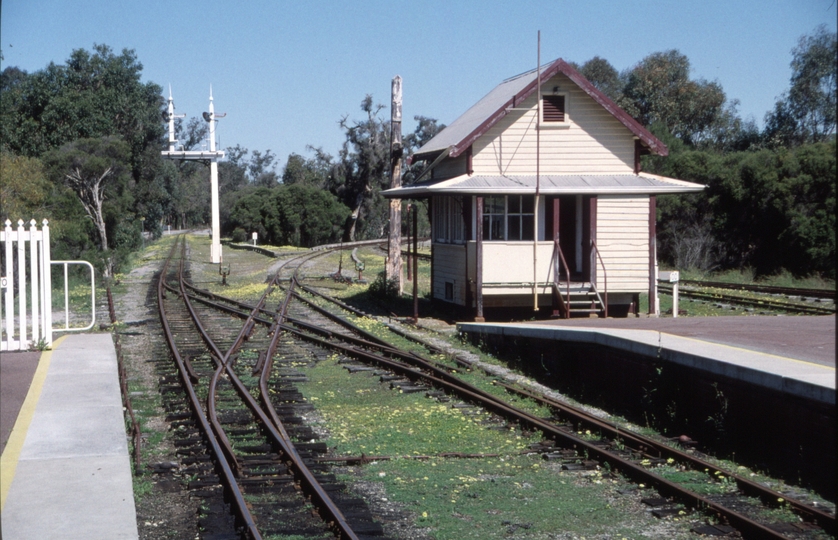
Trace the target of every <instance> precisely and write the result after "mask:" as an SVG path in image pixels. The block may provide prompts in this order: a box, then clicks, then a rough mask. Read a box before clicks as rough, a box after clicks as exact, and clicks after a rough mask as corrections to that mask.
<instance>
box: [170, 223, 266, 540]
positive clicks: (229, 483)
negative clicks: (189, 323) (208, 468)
mask: <svg viewBox="0 0 838 540" xmlns="http://www.w3.org/2000/svg"><path fill="white" fill-rule="evenodd" d="M182 241H183V240H182V237H181V238H179V239H178V240H177V241H175V242H174V243H173V244H172V250H171V251H170V252H169V256H168V257H167V259H166V261H165V263H164V264H163V269H162V270H161V272H160V276H159V278H158V282H157V306H158V312H159V315H160V323H161V325H162V326H163V334H164V336H165V338H166V342H167V343H168V345H169V350H170V351H171V352H172V356H173V357H174V359H175V364H176V365H177V367H178V373H179V374H180V378H181V381H182V383H183V385H184V388H185V389H186V394H187V396H188V398H189V403H190V405H191V406H192V412H193V414H194V415H195V417H196V419H197V420H198V423H199V424H200V426H201V429H202V431H203V432H204V436H205V437H206V439H207V442H208V443H209V445H210V449H211V451H212V454H213V456H214V457H215V462H216V464H217V466H218V467H219V468H220V469H221V471H220V473H221V474H220V475H219V477H220V478H222V479H223V482H224V484H225V485H226V487H227V489H228V493H229V495H230V499H231V501H232V504H233V507H234V508H235V513H236V515H237V516H238V518H239V520H240V522H241V523H242V524H243V525H244V527H245V528H246V529H247V534H248V535H249V537H250V538H251V539H253V540H261V538H262V535H261V534H260V533H259V530H258V528H257V527H256V522H255V521H254V519H253V515H252V514H251V513H250V509H249V507H248V506H247V503H246V502H245V500H244V495H243V494H242V492H241V489H240V488H239V485H238V484H237V483H236V479H235V474H234V473H233V470H232V468H231V467H230V464H229V463H228V462H227V459H226V458H225V454H224V451H223V450H222V449H221V445H220V444H219V443H218V440H217V439H216V438H215V435H214V432H213V429H212V426H211V425H210V424H209V421H208V420H207V418H206V416H205V415H204V411H203V408H202V407H201V401H200V399H199V398H198V394H197V393H196V392H195V387H194V386H193V384H192V379H191V377H190V375H189V372H188V371H187V369H186V366H185V365H184V360H183V358H182V357H181V355H180V352H179V350H178V347H177V344H176V343H175V338H174V333H173V332H172V330H171V328H170V327H169V320H168V317H167V315H166V308H165V306H164V302H163V300H164V294H163V289H164V288H163V282H164V281H165V280H166V273H167V272H168V268H169V263H170V261H171V259H172V257H173V256H174V252H175V249H176V248H177V246H178V243H179V242H182ZM181 264H182V261H181Z"/></svg>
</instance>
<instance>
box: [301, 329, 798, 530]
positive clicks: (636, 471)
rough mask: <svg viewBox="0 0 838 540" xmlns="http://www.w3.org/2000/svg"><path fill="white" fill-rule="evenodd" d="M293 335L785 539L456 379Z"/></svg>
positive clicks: (743, 526) (729, 519) (747, 527)
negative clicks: (508, 421)
mask: <svg viewBox="0 0 838 540" xmlns="http://www.w3.org/2000/svg"><path fill="white" fill-rule="evenodd" d="M294 333H298V335H300V336H301V337H303V339H307V340H309V341H313V342H316V343H318V344H320V345H321V346H323V347H329V348H332V349H335V350H338V351H341V352H343V353H344V354H346V355H348V356H353V357H356V358H359V359H361V360H362V361H367V362H370V363H374V364H377V365H379V366H381V367H384V368H386V369H389V370H391V371H393V372H395V373H398V374H401V375H402V376H405V377H408V378H410V379H419V380H422V381H424V382H426V383H427V384H429V385H431V386H435V387H437V388H443V389H445V390H447V391H449V392H450V393H452V394H454V395H457V396H458V397H459V398H460V399H463V400H465V401H469V402H472V403H476V404H478V405H480V406H482V407H484V408H486V409H489V410H491V411H493V412H495V413H496V414H499V415H500V416H502V417H505V418H507V419H513V420H514V421H516V422H518V423H519V424H522V425H527V426H528V427H530V428H531V429H536V430H539V431H541V432H542V433H544V434H545V435H547V436H548V437H551V438H555V439H556V440H557V441H558V440H561V441H563V442H564V444H565V446H567V447H581V448H582V449H583V451H585V452H587V453H588V455H589V456H593V457H594V458H595V459H598V460H600V461H602V462H608V463H609V464H610V465H611V466H612V467H613V468H616V469H618V470H620V471H622V472H623V474H625V475H626V476H628V477H630V478H632V479H633V480H635V481H637V482H641V483H648V484H650V485H652V486H654V487H655V488H656V489H657V490H658V492H659V493H661V494H662V495H664V496H670V497H673V498H677V499H679V500H680V501H681V502H683V503H684V504H686V505H687V506H690V507H693V508H697V509H702V510H709V511H712V512H713V513H715V514H717V515H718V516H720V517H722V518H723V519H725V520H727V522H728V523H729V524H730V525H731V526H733V527H735V528H736V529H738V530H739V531H740V532H741V533H742V534H743V535H745V537H746V538H753V539H773V540H780V539H784V538H786V537H785V536H783V535H782V534H780V533H778V532H777V531H774V530H772V529H770V528H768V527H766V526H765V525H762V524H761V523H758V522H756V521H754V520H752V519H750V518H748V517H747V516H744V515H742V514H740V513H738V512H736V511H734V510H731V509H730V508H727V507H725V506H722V505H720V504H718V503H716V502H714V501H712V500H710V499H708V498H706V497H703V496H701V495H699V494H697V493H695V492H693V491H691V490H688V489H685V488H683V487H682V486H680V485H678V484H676V483H674V482H672V481H669V480H667V479H665V478H663V477H661V476H660V475H657V474H655V473H653V472H651V471H649V470H647V469H645V468H644V467H643V466H641V465H638V464H636V463H632V462H631V461H628V460H626V459H624V458H623V457H622V456H619V455H617V454H614V453H612V452H610V451H608V450H605V449H603V448H600V447H599V446H597V445H595V444H592V443H591V442H588V441H586V440H584V439H582V438H579V437H576V436H574V435H571V434H569V433H567V432H566V431H564V430H562V429H561V427H559V426H556V425H554V424H552V423H550V422H547V421H545V420H543V419H541V418H539V417H537V416H535V415H532V414H530V413H528V412H526V411H523V410H521V409H518V408H516V407H514V406H512V405H510V404H508V403H506V402H504V401H503V400H501V399H499V398H497V397H495V396H492V395H491V394H487V393H486V392H483V391H482V390H480V389H478V388H475V387H474V386H472V385H470V384H468V383H465V382H463V381H461V380H459V379H457V378H452V377H448V376H446V377H444V378H441V377H437V376H435V375H429V374H427V373H425V372H423V371H422V369H421V368H419V367H417V366H415V365H406V364H403V363H401V362H397V361H394V360H390V359H389V358H385V357H383V356H380V355H377V354H374V353H371V352H369V351H367V350H363V349H360V348H356V347H348V346H344V345H342V344H339V343H335V342H334V341H326V340H323V339H321V338H318V337H315V336H311V335H306V334H305V333H304V332H300V331H295V332H294ZM428 368H429V369H431V370H435V368H434V367H433V366H428ZM451 379H454V380H451Z"/></svg>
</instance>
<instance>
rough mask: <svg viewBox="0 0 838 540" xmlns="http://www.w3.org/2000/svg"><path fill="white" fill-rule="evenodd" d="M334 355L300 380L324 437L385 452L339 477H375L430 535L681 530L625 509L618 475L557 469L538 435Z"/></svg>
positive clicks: (351, 451) (348, 449)
mask: <svg viewBox="0 0 838 540" xmlns="http://www.w3.org/2000/svg"><path fill="white" fill-rule="evenodd" d="M337 360H338V358H337V356H336V355H335V356H332V357H331V358H329V359H328V360H326V361H321V362H320V363H319V364H318V365H317V367H315V368H313V369H309V370H307V374H308V376H309V378H310V380H309V382H307V383H304V384H301V385H300V390H301V391H302V392H303V394H304V395H306V397H307V399H308V400H309V401H310V402H311V403H312V404H314V405H315V406H316V407H317V410H318V412H319V414H320V417H321V418H322V427H323V428H325V429H326V430H327V431H328V433H329V438H328V440H327V442H328V444H329V445H330V446H332V447H333V452H334V453H335V454H337V455H360V454H365V455H367V456H379V457H380V456H387V457H390V458H391V459H390V460H379V461H375V462H373V463H371V464H369V465H367V466H363V467H348V468H346V470H347V473H346V476H345V478H344V480H345V481H347V482H357V481H359V480H360V481H362V482H366V483H375V484H377V485H379V486H382V487H383V488H384V490H385V494H386V497H385V498H386V499H387V500H388V501H389V502H393V503H396V504H398V505H399V506H401V507H402V508H403V509H405V510H407V511H408V512H409V513H410V514H411V515H412V516H413V519H414V522H415V524H416V526H418V527H420V528H425V529H427V531H426V532H427V533H428V535H429V536H430V537H432V538H437V539H449V538H450V539H459V538H484V539H494V538H497V539H501V538H510V537H512V538H521V539H546V538H570V537H580V536H588V537H603V536H604V537H608V538H642V537H649V536H652V537H668V538H678V537H687V536H688V532H687V531H688V527H686V523H685V522H683V521H679V519H683V518H679V517H677V516H676V517H673V518H668V519H667V520H656V519H655V518H652V517H651V516H649V515H648V514H647V513H645V512H644V511H642V510H640V511H638V510H637V508H635V509H634V511H632V512H628V511H626V509H627V508H628V507H631V506H635V507H636V506H637V505H638V502H639V498H638V496H637V493H636V492H635V491H634V490H635V488H634V487H633V486H630V485H629V484H626V483H625V482H624V481H623V480H622V479H621V478H620V477H618V476H614V477H610V475H605V476H603V471H586V472H581V473H580V472H569V471H562V470H561V466H560V465H559V464H557V463H555V462H547V461H543V460H542V458H541V456H540V455H537V454H535V455H533V454H527V453H526V451H527V449H528V447H529V445H530V444H532V443H535V442H537V441H539V440H540V438H539V436H538V435H536V434H529V433H524V432H521V431H520V429H518V428H516V427H509V426H507V425H506V424H503V423H501V422H499V421H497V420H496V419H494V418H493V417H491V416H490V415H488V414H487V413H485V412H478V411H477V410H474V409H470V408H465V409H460V408H455V407H453V406H452V403H453V402H452V403H440V402H438V401H436V400H433V399H429V398H427V397H425V395H424V394H423V393H416V394H405V393H400V391H398V390H394V389H390V388H389V387H388V385H386V384H382V383H380V382H379V379H378V377H376V376H374V375H372V373H371V372H360V373H356V374H353V375H349V374H348V373H347V371H346V370H345V369H344V368H343V367H342V366H340V365H339V364H338V363H337ZM486 384H488V383H486ZM445 453H464V454H483V455H484V456H485V457H480V458H451V457H442V456H441V454H445ZM487 454H494V455H491V456H488V455H487ZM618 490H627V491H630V492H631V493H627V494H621V493H620V492H619V491H618ZM653 531H654V532H653ZM559 532H561V535H560V536H557V534H559Z"/></svg>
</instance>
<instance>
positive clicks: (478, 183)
mask: <svg viewBox="0 0 838 540" xmlns="http://www.w3.org/2000/svg"><path fill="white" fill-rule="evenodd" d="M536 182H537V183H538V191H539V193H540V194H541V195H548V196H549V195H577V194H579V195H663V194H668V193H696V192H699V191H702V190H703V189H704V188H705V186H703V185H701V184H695V183H693V182H685V181H683V180H677V179H675V178H667V177H665V176H656V175H651V174H645V173H643V174H640V175H634V174H618V175H542V176H541V177H540V178H539V179H538V180H536V177H535V176H481V175H473V176H469V175H462V176H456V177H454V178H449V179H448V180H438V181H430V182H423V183H421V184H416V185H411V186H404V187H400V188H394V189H388V190H386V191H383V192H382V195H383V196H384V197H386V198H388V199H424V198H428V197H431V196H434V195H483V196H493V195H535V191H536Z"/></svg>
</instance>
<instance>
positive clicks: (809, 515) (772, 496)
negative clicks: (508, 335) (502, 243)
mask: <svg viewBox="0 0 838 540" xmlns="http://www.w3.org/2000/svg"><path fill="white" fill-rule="evenodd" d="M320 296H321V297H324V298H327V299H328V297H326V296H325V295H320ZM295 297H296V298H298V299H300V300H303V301H304V303H306V304H308V305H309V306H310V307H312V308H314V309H316V310H317V311H318V312H319V313H321V314H323V315H325V316H327V317H329V318H330V319H331V320H333V321H334V322H336V323H338V324H341V325H343V326H344V327H346V328H348V329H350V330H352V331H355V332H357V333H359V334H361V335H362V336H364V339H360V338H356V337H354V336H347V335H345V334H335V333H334V332H331V331H329V330H325V329H322V328H320V327H318V326H316V325H313V324H311V323H308V322H305V321H300V320H297V319H293V318H288V319H287V320H288V322H289V323H292V324H294V325H295V326H298V327H300V328H305V329H306V330H308V331H310V332H312V333H317V334H319V335H321V336H324V337H327V338H333V337H339V338H340V339H343V340H345V341H348V342H350V343H352V344H353V345H355V346H357V347H365V348H380V350H381V351H382V352H385V353H387V354H388V355H390V356H395V357H397V358H399V359H401V360H402V361H404V362H406V363H412V362H414V361H416V360H417V359H418V360H419V361H421V362H423V363H424V365H422V366H421V367H422V368H423V369H428V370H431V371H432V372H433V373H434V374H435V375H436V376H438V377H441V378H445V379H447V380H450V381H453V382H457V381H459V379H458V378H456V377H451V378H450V379H449V374H448V372H447V369H448V368H447V367H445V366H441V365H439V364H436V363H435V362H433V361H431V360H428V359H425V358H422V357H421V356H418V355H416V354H414V353H409V354H408V353H404V351H401V350H399V349H397V348H395V347H394V346H393V345H391V344H389V343H388V342H387V341H386V340H384V339H382V338H379V337H377V336H375V335H374V334H372V333H370V332H368V331H366V330H364V329H362V328H358V327H357V326H355V325H353V324H352V323H350V322H349V321H346V320H345V319H343V318H342V317H340V316H338V315H336V314H334V313H332V312H330V311H328V310H326V309H325V308H323V307H321V306H318V305H317V304H313V303H311V302H310V301H309V300H307V299H305V298H302V297H300V296H299V295H295ZM495 384H497V385H499V386H501V387H503V388H505V389H507V390H509V391H512V392H516V393H519V394H521V395H524V396H526V397H528V398H531V399H535V400H537V401H540V402H542V403H543V404H546V405H548V406H550V407H552V408H555V409H557V410H559V411H561V412H562V413H564V414H567V415H570V416H573V417H574V419H575V420H576V421H577V422H582V423H585V424H587V425H588V426H590V427H594V428H596V429H600V430H602V431H605V432H607V433H609V434H611V435H612V436H614V437H620V438H621V439H623V441H631V442H632V443H633V444H634V446H635V448H636V449H637V450H638V451H639V452H641V453H644V454H645V455H647V456H648V457H663V458H669V457H671V458H673V459H677V460H679V461H681V462H686V463H688V464H690V465H692V466H693V467H694V468H695V469H696V470H699V471H701V470H703V469H706V470H708V471H709V473H708V474H709V476H710V477H711V478H712V477H713V475H715V474H716V473H719V474H724V475H725V476H728V477H730V478H733V479H734V480H735V481H736V483H737V487H738V488H739V489H740V490H741V491H742V492H743V493H744V494H746V495H751V496H756V497H759V498H760V499H761V500H762V501H763V502H764V503H765V504H768V505H772V506H777V501H778V499H782V500H783V501H784V503H787V504H788V505H789V506H790V507H791V508H792V509H793V510H794V511H795V512H796V513H797V514H798V515H801V517H804V518H806V519H807V520H808V521H815V522H816V523H817V524H818V525H819V526H820V527H822V528H823V529H824V530H825V531H827V532H829V533H830V534H834V532H835V530H836V519H835V516H833V515H830V514H828V513H826V512H824V511H822V510H820V509H817V508H813V507H810V506H808V505H805V504H804V503H802V502H800V501H797V500H794V499H789V498H787V497H786V496H785V495H783V494H781V493H779V492H777V491H774V490H771V489H769V488H767V487H765V486H762V485H760V484H758V483H756V482H753V481H751V480H748V479H747V478H744V477H742V476H739V475H737V474H735V473H732V472H730V471H728V470H726V469H722V468H719V467H717V466H716V465H713V464H712V463H710V462H708V461H705V460H702V459H699V458H696V457H695V456H692V455H690V454H687V453H685V452H681V451H680V450H677V449H674V448H672V447H669V446H667V445H665V444H662V443H660V442H658V441H655V440H654V439H651V438H648V437H645V436H643V435H640V434H636V433H633V432H631V431H626V430H621V429H619V427H618V426H616V425H614V424H612V423H609V422H606V421H604V420H601V419H599V418H597V417H595V416H593V415H590V414H588V413H586V412H584V411H582V410H580V409H577V408H575V407H572V406H570V405H568V404H566V403H562V402H560V401H558V400H554V399H551V398H548V397H545V396H539V395H537V394H534V393H532V392H529V391H526V390H522V389H518V388H515V387H513V386H510V385H507V384H505V383H502V382H500V381H496V383H495ZM473 390H474V391H475V392H478V393H480V394H481V395H483V396H485V397H487V398H494V396H493V395H491V394H488V393H485V392H483V391H481V390H479V389H476V388H474V389H473ZM650 450H654V451H656V452H658V455H657V456H653V455H651V454H649V451H650Z"/></svg>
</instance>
